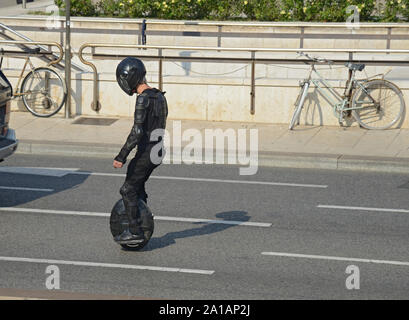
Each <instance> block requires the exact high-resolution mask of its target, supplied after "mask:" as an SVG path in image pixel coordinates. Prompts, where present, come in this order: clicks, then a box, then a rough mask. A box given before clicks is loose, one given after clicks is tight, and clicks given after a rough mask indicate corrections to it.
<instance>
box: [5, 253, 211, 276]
mask: <svg viewBox="0 0 409 320" xmlns="http://www.w3.org/2000/svg"><path fill="white" fill-rule="evenodd" d="M0 261H7V262H27V263H46V264H57V265H58V264H59V265H74V266H83V267H102V268H119V269H134V270H149V271H166V272H182V273H195V274H204V275H212V274H213V273H214V270H201V269H185V268H169V267H155V266H142V265H132V264H117V263H102V262H88V261H68V260H53V259H34V258H20V257H1V256H0Z"/></svg>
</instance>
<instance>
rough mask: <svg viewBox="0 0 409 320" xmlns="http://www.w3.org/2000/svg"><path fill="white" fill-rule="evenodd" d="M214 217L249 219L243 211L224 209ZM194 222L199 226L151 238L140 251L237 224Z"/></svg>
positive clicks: (237, 219)
mask: <svg viewBox="0 0 409 320" xmlns="http://www.w3.org/2000/svg"><path fill="white" fill-rule="evenodd" d="M216 217H217V218H219V219H222V221H223V220H224V221H240V222H246V221H249V220H250V217H249V216H248V215H247V212H245V211H226V212H220V213H218V214H216ZM195 224H201V225H202V226H201V227H197V228H192V229H187V230H182V231H175V232H168V233H167V234H165V235H163V236H162V237H159V238H152V239H151V240H150V242H149V243H148V245H147V246H146V247H145V248H144V249H142V251H149V250H154V249H160V248H165V247H167V246H170V245H172V244H175V243H176V240H177V239H183V238H190V237H197V236H202V235H208V234H212V233H216V232H221V231H224V230H226V229H229V228H231V227H235V226H237V224H228V223H207V222H198V223H195Z"/></svg>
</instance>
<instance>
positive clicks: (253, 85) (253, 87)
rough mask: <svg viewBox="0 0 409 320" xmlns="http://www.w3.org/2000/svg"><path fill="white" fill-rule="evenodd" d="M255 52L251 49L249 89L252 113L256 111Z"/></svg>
mask: <svg viewBox="0 0 409 320" xmlns="http://www.w3.org/2000/svg"><path fill="white" fill-rule="evenodd" d="M255 55H256V53H255V52H254V51H251V59H252V62H251V91H250V96H251V97H250V99H251V100H250V114H251V115H254V114H255V113H256V60H255Z"/></svg>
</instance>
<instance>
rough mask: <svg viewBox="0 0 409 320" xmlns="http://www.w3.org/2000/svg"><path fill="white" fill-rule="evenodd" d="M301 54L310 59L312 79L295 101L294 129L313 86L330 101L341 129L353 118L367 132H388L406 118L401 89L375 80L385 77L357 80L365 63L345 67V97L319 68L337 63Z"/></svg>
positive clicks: (292, 119)
mask: <svg viewBox="0 0 409 320" xmlns="http://www.w3.org/2000/svg"><path fill="white" fill-rule="evenodd" d="M299 55H301V56H304V57H306V58H307V59H308V61H306V63H308V64H310V65H311V69H310V71H309V75H308V78H307V79H305V80H304V81H301V82H300V86H301V90H300V93H299V94H298V97H297V100H296V102H295V110H294V114H293V116H292V118H291V121H290V125H289V129H290V130H292V129H293V128H294V126H295V125H296V124H299V121H300V114H301V110H302V108H303V106H304V102H305V99H306V97H307V94H308V89H309V88H310V86H311V83H312V84H314V86H315V87H316V88H317V89H318V91H319V92H320V93H321V94H322V95H323V96H324V97H325V98H326V100H327V101H328V102H330V104H331V106H332V108H333V111H334V115H335V116H336V117H337V118H338V122H339V124H340V125H341V126H343V123H344V120H345V119H346V118H347V117H350V116H351V115H352V116H353V117H354V118H355V119H356V121H357V122H358V123H359V125H360V126H361V127H364V128H366V129H388V128H390V127H392V126H393V125H394V124H396V123H397V122H398V121H399V119H400V118H401V117H402V114H403V112H404V109H405V101H404V98H403V94H402V92H401V90H400V89H399V87H398V86H396V85H395V84H393V83H392V82H390V81H387V80H385V79H384V75H382V77H381V78H380V79H371V78H374V77H377V76H381V75H376V76H373V77H370V78H366V79H356V78H355V73H356V72H357V71H362V70H364V68H365V64H358V63H351V62H348V63H346V64H345V67H347V68H348V69H349V77H348V80H347V82H346V85H345V88H344V94H343V95H340V94H339V93H338V92H337V91H336V90H335V89H334V88H333V87H332V86H331V84H330V83H329V82H328V81H327V80H325V79H324V78H323V77H322V76H321V75H320V73H319V72H318V71H317V70H316V68H315V65H316V64H323V63H324V64H328V65H332V64H333V61H331V60H327V59H322V58H314V57H310V56H309V55H308V54H305V53H302V52H301V53H299ZM313 74H314V76H315V77H314V78H313ZM320 85H323V87H321V86H320Z"/></svg>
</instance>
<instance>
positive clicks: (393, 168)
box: [10, 112, 409, 173]
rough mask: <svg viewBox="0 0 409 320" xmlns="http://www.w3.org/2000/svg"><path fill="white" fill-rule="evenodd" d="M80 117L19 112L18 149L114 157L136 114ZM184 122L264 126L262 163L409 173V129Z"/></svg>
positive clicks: (14, 124) (15, 116) (186, 124)
mask: <svg viewBox="0 0 409 320" xmlns="http://www.w3.org/2000/svg"><path fill="white" fill-rule="evenodd" d="M78 119H79V118H76V119H64V118H62V117H61V116H54V117H52V118H37V117H34V116H32V115H31V114H30V113H28V112H13V113H12V114H11V120H10V127H11V128H13V129H15V130H16V133H17V138H18V139H19V141H20V143H19V147H18V150H17V152H18V153H26V154H49V155H51V154H53V155H67V156H72V155H75V156H89V157H108V158H114V157H115V156H116V154H117V153H118V152H119V150H120V148H121V146H122V144H123V143H124V142H125V140H126V137H127V136H128V134H129V132H130V129H131V127H132V124H133V120H132V119H130V118H119V119H112V120H113V121H115V122H114V123H112V124H109V125H101V124H100V125H91V124H75V123H74V122H75V121H76V120H78ZM96 119H98V118H96ZM181 123H182V130H185V129H188V128H196V129H199V130H200V131H201V132H204V129H205V128H220V129H222V130H223V131H224V130H226V129H228V128H232V129H234V130H237V129H242V128H247V129H255V128H256V129H258V141H259V145H258V147H259V156H258V157H259V165H260V166H272V167H294V168H321V169H341V170H363V171H377V172H396V173H409V130H408V129H394V130H385V131H369V130H365V129H361V128H358V127H351V128H341V127H317V126H314V127H296V129H295V130H293V131H289V130H288V126H287V125H270V124H253V123H236V122H208V121H192V120H182V122H181ZM172 129H173V120H172V119H168V122H167V130H169V132H170V135H172ZM247 139H249V134H247ZM187 143H188V142H186V143H184V144H187ZM182 145H183V144H182ZM167 147H168V150H169V149H170V148H171V146H167Z"/></svg>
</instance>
